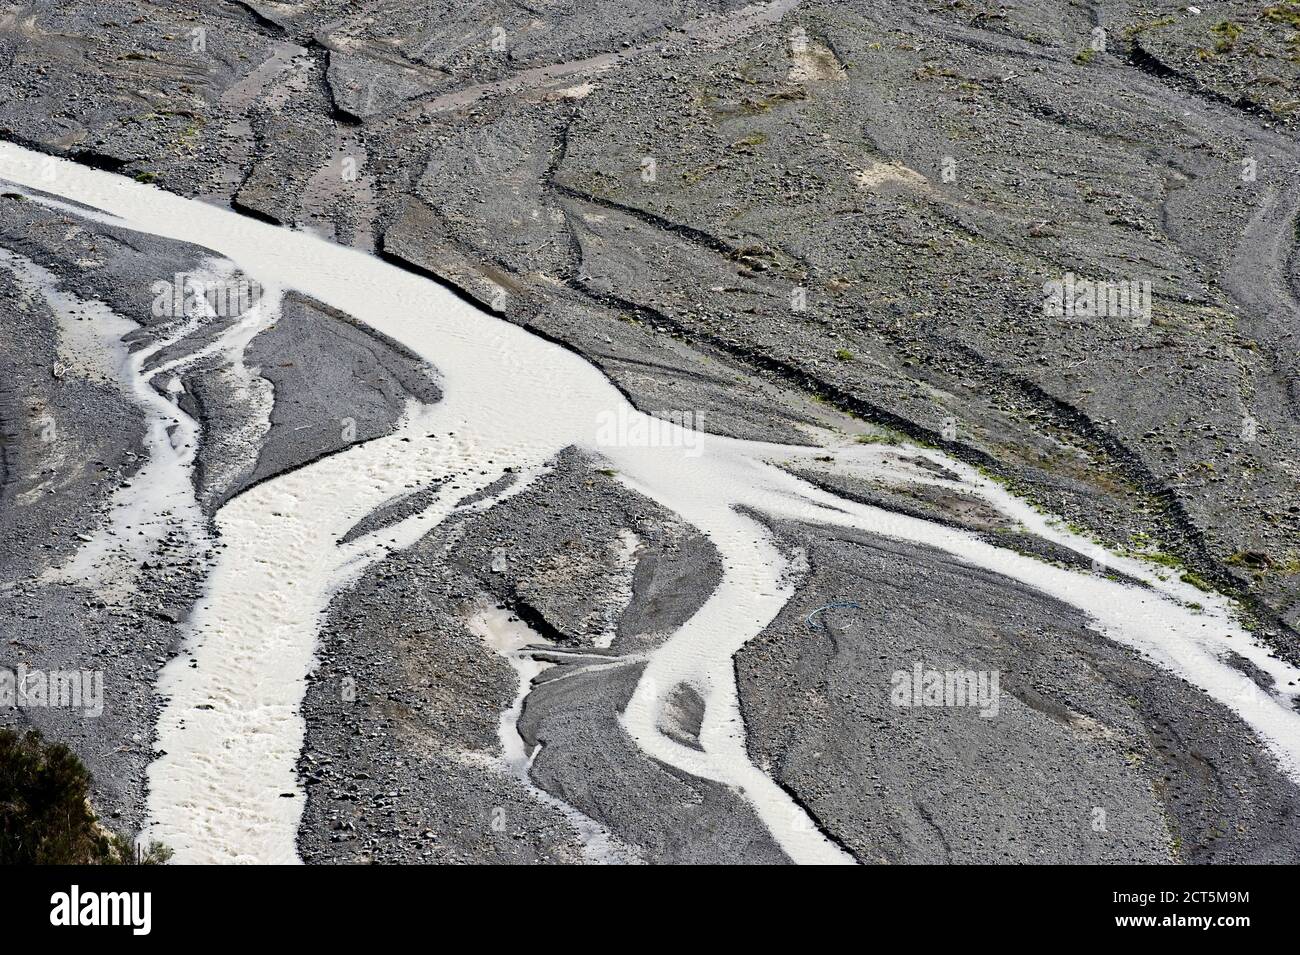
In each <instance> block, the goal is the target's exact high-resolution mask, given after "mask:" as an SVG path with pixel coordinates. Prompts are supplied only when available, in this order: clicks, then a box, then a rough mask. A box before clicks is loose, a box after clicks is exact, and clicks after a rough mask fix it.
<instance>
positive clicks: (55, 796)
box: [0, 729, 171, 865]
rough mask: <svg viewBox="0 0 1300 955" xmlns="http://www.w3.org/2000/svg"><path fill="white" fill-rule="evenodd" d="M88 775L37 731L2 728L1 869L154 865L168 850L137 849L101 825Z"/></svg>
mask: <svg viewBox="0 0 1300 955" xmlns="http://www.w3.org/2000/svg"><path fill="white" fill-rule="evenodd" d="M89 796H90V773H89V772H88V771H87V770H86V767H85V765H83V764H82V762H81V760H80V759H78V758H77V756H76V754H75V753H73V752H72V750H70V749H68V747H66V746H64V745H63V744H62V743H46V742H45V740H44V739H43V738H42V737H41V734H40V733H39V732H37V731H36V730H29V731H28V732H27V733H26V734H24V735H22V736H20V735H19V734H18V733H15V732H14V731H13V730H9V729H0V865H130V864H133V863H139V864H144V865H157V864H161V863H164V862H166V861H167V860H168V859H169V858H171V850H170V849H168V848H167V847H166V846H163V845H162V844H161V843H157V842H154V843H151V844H150V846H149V848H148V850H143V851H142V850H138V849H136V848H135V847H133V846H132V844H131V842H130V840H129V839H126V838H124V837H122V836H119V835H117V834H115V833H112V832H109V831H108V830H107V829H105V828H104V827H103V826H101V825H100V824H99V821H98V819H97V818H96V816H95V812H94V810H93V809H91V807H90V798H89Z"/></svg>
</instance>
